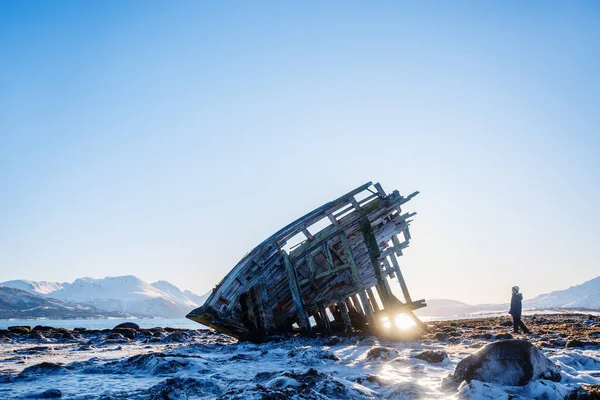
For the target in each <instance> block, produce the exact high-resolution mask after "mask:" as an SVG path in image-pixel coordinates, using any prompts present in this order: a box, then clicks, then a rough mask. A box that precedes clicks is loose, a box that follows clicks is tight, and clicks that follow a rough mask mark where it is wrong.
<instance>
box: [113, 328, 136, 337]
mask: <svg viewBox="0 0 600 400" xmlns="http://www.w3.org/2000/svg"><path fill="white" fill-rule="evenodd" d="M121 325H123V324H121ZM134 325H135V324H134ZM112 331H113V333H118V334H120V335H123V336H124V337H126V338H127V339H134V338H135V335H137V331H136V330H135V329H132V328H114V329H113V330H112Z"/></svg>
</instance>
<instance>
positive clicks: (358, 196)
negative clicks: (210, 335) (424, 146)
mask: <svg viewBox="0 0 600 400" xmlns="http://www.w3.org/2000/svg"><path fill="white" fill-rule="evenodd" d="M417 194H418V192H414V193H412V194H411V195H409V196H406V197H404V196H401V195H400V194H399V193H398V191H393V192H392V193H390V194H386V193H385V192H384V190H383V188H382V187H381V185H379V184H378V183H376V184H374V185H373V184H372V183H371V182H368V183H366V184H364V185H362V186H359V187H358V188H356V189H354V190H353V191H351V192H349V193H347V194H345V195H344V196H341V197H340V198H338V199H336V200H334V201H331V202H329V203H327V204H325V205H323V206H321V207H319V208H317V209H316V210H313V211H312V212H310V213H308V214H306V215H305V216H303V217H302V218H299V219H297V220H296V221H294V222H292V223H291V224H289V225H287V226H286V227H284V228H283V229H281V230H279V231H278V232H277V233H275V234H274V235H272V236H271V237H269V238H268V239H266V240H265V241H264V242H262V243H261V244H260V245H258V246H257V247H256V248H254V249H253V250H252V251H250V252H249V253H248V254H247V255H246V256H244V258H243V259H242V260H241V261H240V262H239V263H238V264H237V265H236V266H235V267H234V268H233V269H232V270H231V272H230V273H229V274H228V275H227V276H226V277H225V278H224V279H223V280H222V281H221V282H220V283H219V284H218V285H217V286H216V287H215V289H214V290H213V292H212V294H211V295H210V297H209V298H208V299H207V300H206V302H205V304H204V305H203V306H201V307H199V308H197V309H195V310H193V311H192V312H190V313H189V314H188V315H187V318H189V319H191V320H194V321H196V322H199V323H201V324H203V325H206V326H209V327H211V328H214V329H216V330H217V331H219V332H223V333H225V334H227V335H231V336H233V337H236V338H238V339H241V340H252V341H261V340H262V339H264V338H265V337H266V336H269V335H272V334H278V333H288V332H292V331H294V330H295V329H300V330H301V331H303V332H309V331H311V330H315V329H316V330H318V329H321V330H323V331H325V332H331V331H332V329H333V330H335V328H336V326H337V327H338V329H340V330H342V331H346V332H348V330H350V329H357V330H362V331H364V330H368V331H370V332H371V333H377V329H378V318H380V317H381V315H386V316H387V317H389V316H390V315H391V314H397V313H408V314H409V315H410V316H411V318H413V319H415V321H416V322H417V323H418V324H421V323H420V321H418V319H417V318H416V317H415V316H414V314H412V311H413V310H415V309H418V308H421V307H425V305H426V304H425V301H424V300H417V301H412V300H411V299H410V295H409V293H408V288H407V286H406V282H405V281H404V279H403V277H402V274H401V272H400V266H399V264H398V260H397V258H396V257H397V256H400V255H402V250H403V249H405V248H406V247H408V244H409V240H410V231H409V224H410V222H411V220H410V218H412V217H413V216H414V215H415V213H403V212H402V209H401V206H402V205H403V204H405V203H406V202H408V201H409V200H410V199H411V198H413V197H414V196H415V195H417ZM299 239H301V240H300V241H299ZM295 241H299V243H292V242H295ZM291 244H294V246H290V245H291ZM391 277H396V278H397V279H398V284H399V285H400V288H401V291H402V293H403V295H404V302H402V301H400V300H398V299H397V298H396V297H395V296H394V295H393V294H392V292H391V289H390V286H389V279H391ZM374 289H377V290H374ZM375 292H377V293H378V294H379V297H380V299H379V301H381V302H382V304H381V305H379V304H377V299H376V298H375V296H374V293H375ZM350 299H352V300H350ZM348 304H350V305H354V304H355V305H356V307H348V306H347V305H348ZM326 309H329V311H330V314H332V316H333V321H331V320H330V318H329V316H328V314H327V312H326ZM311 320H312V321H311ZM329 322H330V323H329ZM311 325H315V326H311Z"/></svg>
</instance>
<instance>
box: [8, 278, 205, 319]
mask: <svg viewBox="0 0 600 400" xmlns="http://www.w3.org/2000/svg"><path fill="white" fill-rule="evenodd" d="M0 288H2V290H1V291H0V318H37V317H39V316H45V315H39V314H40V311H39V310H40V309H39V308H36V309H33V308H32V307H29V305H33V304H37V305H36V306H35V307H49V306H48V304H50V303H51V304H52V305H53V307H54V308H47V309H48V310H49V311H48V314H49V315H48V316H49V317H52V318H63V317H64V318H75V316H72V315H73V312H75V311H74V310H78V311H77V312H76V314H77V316H78V317H86V318H94V317H103V316H104V317H106V316H126V315H135V316H145V317H167V318H169V317H170V318H178V317H181V318H183V317H184V316H185V315H186V314H187V313H189V312H190V311H191V310H193V309H194V308H197V307H199V306H200V305H202V304H203V303H204V301H205V300H206V298H207V297H208V295H209V294H210V293H206V294H204V295H201V296H200V295H197V294H194V293H192V292H190V291H189V290H186V291H181V290H180V289H179V288H177V287H176V286H175V285H173V284H171V283H169V282H166V281H158V282H154V283H152V284H149V283H146V282H144V281H143V280H141V279H139V278H137V277H135V276H132V275H126V276H118V277H106V278H103V279H94V278H78V279H76V280H75V281H74V282H72V283H68V282H64V283H60V282H46V281H28V280H13V281H7V282H2V283H0ZM7 288H12V289H16V290H17V291H16V292H15V291H8V290H6V289H7ZM47 302H49V303H47ZM50 310H52V311H50ZM86 313H87V315H85V314H86ZM42 314H43V313H42ZM11 315H13V316H11ZM63 315H64V316H63Z"/></svg>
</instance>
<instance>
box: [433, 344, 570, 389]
mask: <svg viewBox="0 0 600 400" xmlns="http://www.w3.org/2000/svg"><path fill="white" fill-rule="evenodd" d="M536 379H547V380H551V381H554V382H558V381H560V369H559V368H558V367H557V366H556V365H554V363H553V362H552V361H550V360H549V359H548V358H546V356H545V355H544V353H542V351H541V350H539V349H538V348H537V347H535V346H534V345H532V344H531V343H529V342H527V341H525V340H503V341H499V342H494V343H490V344H488V345H487V346H485V347H484V348H482V349H481V350H479V351H478V352H476V353H474V354H471V355H470V356H468V357H467V358H465V359H464V360H462V361H461V362H459V363H458V365H457V366H456V369H455V370H454V374H453V375H450V376H449V377H448V378H447V379H446V380H445V382H444V384H445V385H446V386H450V387H457V386H458V385H459V384H460V383H461V382H463V381H466V382H471V381H472V380H477V381H481V382H489V383H495V384H499V385H508V386H524V385H526V384H527V383H528V382H529V381H532V380H536Z"/></svg>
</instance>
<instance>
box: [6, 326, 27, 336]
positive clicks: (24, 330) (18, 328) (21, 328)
mask: <svg viewBox="0 0 600 400" xmlns="http://www.w3.org/2000/svg"><path fill="white" fill-rule="evenodd" d="M8 331H9V332H12V333H17V334H22V333H29V332H31V327H30V326H24V325H21V326H9V327H8Z"/></svg>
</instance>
